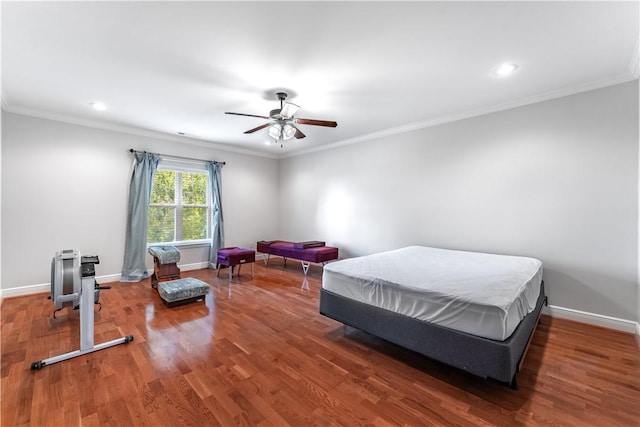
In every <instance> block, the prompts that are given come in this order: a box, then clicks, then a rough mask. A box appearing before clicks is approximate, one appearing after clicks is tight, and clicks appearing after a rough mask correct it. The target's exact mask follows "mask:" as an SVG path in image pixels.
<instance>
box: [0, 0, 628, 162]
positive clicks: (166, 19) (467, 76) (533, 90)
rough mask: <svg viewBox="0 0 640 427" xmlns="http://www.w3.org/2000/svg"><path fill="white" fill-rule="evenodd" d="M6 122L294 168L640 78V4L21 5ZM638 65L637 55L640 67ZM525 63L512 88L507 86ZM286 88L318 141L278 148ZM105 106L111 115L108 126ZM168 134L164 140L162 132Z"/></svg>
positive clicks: (5, 5)
mask: <svg viewBox="0 0 640 427" xmlns="http://www.w3.org/2000/svg"><path fill="white" fill-rule="evenodd" d="M1 7H2V10H1V13H2V103H3V109H4V110H5V111H12V112H18V113H25V114H32V115H36V116H40V117H48V118H54V119H60V120H66V121H71V122H75V123H86V124H92V125H95V126H100V127H106V128H112V129H128V130H129V131H133V132H139V133H140V132H141V133H143V134H144V133H147V132H158V133H161V134H164V135H165V137H168V138H174V139H176V140H177V141H184V142H188V141H189V139H187V138H182V137H178V136H176V133H177V132H186V133H187V135H191V136H193V137H194V138H196V139H198V140H200V143H199V144H211V146H217V144H220V143H221V144H228V146H229V147H232V149H237V150H251V151H254V152H255V151H259V152H261V153H262V155H268V156H269V155H270V156H288V155H292V154H295V153H298V152H300V151H303V152H304V151H308V150H315V149H318V148H322V147H325V146H327V145H331V144H333V145H335V144H341V143H347V142H353V141H361V140H366V139H367V138H368V137H371V136H374V135H383V134H390V133H393V132H398V131H401V130H405V129H411V128H417V127H421V126H426V125H429V124H433V123H438V122H443V121H448V120H453V119H456V118H462V117H468V116H472V115H475V114H481V113H484V112H489V111H495V110H499V109H502V108H507V107H511V106H517V105H523V104H526V103H529V102H533V101H535V100H542V99H549V98H552V97H555V96H561V95H564V94H568V93H575V92H578V91H582V90H587V89H591V88H595V87H602V86H606V85H609V84H615V83H619V82H623V81H628V80H631V79H633V78H637V74H636V72H635V70H636V69H637V61H638V57H637V50H638V31H639V26H638V16H639V11H638V2H635V1H634V2H617V3H616V2H480V1H474V2H451V1H450V2H406V3H404V2H403V3H400V2H6V1H3V2H2V4H1ZM634 51H635V54H634ZM505 61H506V62H514V63H517V64H519V69H518V70H517V72H516V73H515V74H514V75H512V76H510V77H508V78H498V77H496V76H495V75H493V74H492V71H493V70H494V68H495V67H496V66H497V65H499V64H500V63H502V62H505ZM282 88H284V89H286V90H288V91H289V92H290V93H292V95H293V96H291V97H290V99H289V100H290V101H292V102H294V103H296V104H298V105H300V106H301V107H302V108H301V109H300V110H299V112H298V113H297V114H296V117H304V118H312V119H320V120H334V121H337V122H338V127H337V128H335V129H332V128H323V127H316V126H308V125H301V126H300V128H301V130H302V131H303V132H304V133H305V134H306V135H307V138H305V139H303V140H301V141H299V142H288V143H286V144H285V148H283V149H281V148H280V147H279V146H273V145H272V146H270V147H267V146H265V145H264V142H265V141H266V140H268V137H267V131H266V129H265V130H262V131H260V132H256V133H254V134H252V135H244V134H243V132H244V131H245V130H247V129H251V128H254V127H256V126H258V125H260V124H262V123H264V122H265V121H264V120H262V119H259V118H250V117H238V116H230V115H225V114H224V112H225V111H233V112H241V113H250V114H257V115H268V112H269V110H271V109H274V108H277V107H278V101H277V100H276V98H275V95H274V93H275V92H276V91H277V89H282ZM94 101H101V102H103V103H105V104H106V105H107V107H108V109H107V110H106V111H104V112H97V111H95V110H93V109H91V108H90V107H89V104H90V103H91V102H94ZM150 134H153V133H150Z"/></svg>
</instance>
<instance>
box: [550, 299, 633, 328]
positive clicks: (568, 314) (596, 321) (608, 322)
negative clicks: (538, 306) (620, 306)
mask: <svg viewBox="0 0 640 427" xmlns="http://www.w3.org/2000/svg"><path fill="white" fill-rule="evenodd" d="M542 313H543V314H548V315H550V316H551V317H557V318H560V319H567V320H573V321H576V322H581V323H587V324H589V325H595V326H601V327H603V328H608V329H615V330H616V331H622V332H627V333H629V334H634V335H636V334H640V333H639V332H638V331H639V328H640V326H638V323H637V322H634V321H633V320H625V319H619V318H617V317H611V316H605V315H603V314H595V313H589V312H586V311H580V310H574V309H572V308H564V307H558V306H555V305H550V306H547V307H542Z"/></svg>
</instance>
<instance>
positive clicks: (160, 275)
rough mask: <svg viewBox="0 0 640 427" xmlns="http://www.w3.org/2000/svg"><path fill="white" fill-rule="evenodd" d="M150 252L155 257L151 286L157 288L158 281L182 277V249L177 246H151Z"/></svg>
mask: <svg viewBox="0 0 640 427" xmlns="http://www.w3.org/2000/svg"><path fill="white" fill-rule="evenodd" d="M149 254H151V256H152V257H153V274H152V275H151V287H152V288H154V289H155V288H157V287H158V282H166V281H168V280H175V279H179V278H180V268H179V267H178V262H179V261H180V251H179V250H178V248H176V247H175V246H150V247H149Z"/></svg>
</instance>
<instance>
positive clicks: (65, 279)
mask: <svg viewBox="0 0 640 427" xmlns="http://www.w3.org/2000/svg"><path fill="white" fill-rule="evenodd" d="M96 259H97V258H96ZM93 263H95V262H91V264H93ZM85 264H87V263H85ZM81 265H82V257H81V255H80V251H76V250H66V251H59V252H56V256H55V258H54V260H53V266H52V283H51V292H52V293H51V298H52V299H53V303H54V306H55V307H56V310H59V309H60V308H62V306H63V305H64V303H68V302H71V303H72V305H73V303H75V302H78V301H79V304H80V350H76V351H71V352H69V353H65V354H61V355H59V356H53V357H49V358H48V359H43V360H38V361H35V362H33V363H32V364H31V369H32V370H35V369H42V368H43V367H45V366H47V365H51V364H53V363H57V362H62V361H63V360H67V359H71V358H74V357H78V356H82V355H84V354H87V353H93V352H94V351H98V350H103V349H105V348H108V347H113V346H115V345H118V344H126V343H128V342H131V341H133V335H127V336H125V337H122V338H118V339H115V340H111V341H108V342H104V343H101V344H94V341H93V338H94V332H93V321H94V308H93V306H94V300H95V289H96V288H95V275H94V274H95V273H88V274H83V273H82V271H81V270H82V269H81ZM91 270H92V271H93V269H91ZM83 276H85V277H83ZM70 281H71V283H69V282H70ZM78 283H80V284H81V286H80V287H79V288H78V286H77V284H78ZM71 284H73V292H72V293H67V294H65V293H63V292H64V291H63V289H66V290H67V291H68V289H69V285H71ZM59 292H60V293H59ZM58 307H60V308H58ZM54 313H55V312H54Z"/></svg>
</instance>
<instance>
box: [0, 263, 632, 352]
mask: <svg viewBox="0 0 640 427" xmlns="http://www.w3.org/2000/svg"><path fill="white" fill-rule="evenodd" d="M256 258H258V257H256ZM179 267H180V270H181V271H190V270H201V269H203V268H208V267H209V263H208V262H206V261H205V262H196V263H192V264H183V265H180V266H179ZM119 280H120V275H119V274H109V275H105V276H97V277H96V281H97V282H98V283H112V282H117V281H119ZM50 291H51V284H49V283H42V284H38V285H28V286H19V287H15V288H8V289H0V298H11V297H18V296H24V295H32V294H39V293H45V292H50ZM542 313H543V314H547V315H549V316H551V317H557V318H560V319H568V320H573V321H576V322H581V323H587V324H590V325H595V326H601V327H603V328H608V329H614V330H617V331H622V332H627V333H630V334H634V335H636V339H637V340H638V345H639V346H640V323H638V322H634V321H632V320H625V319H619V318H617V317H611V316H605V315H602V314H595V313H589V312H586V311H580V310H574V309H571V308H564V307H558V306H555V305H549V306H543V307H542Z"/></svg>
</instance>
